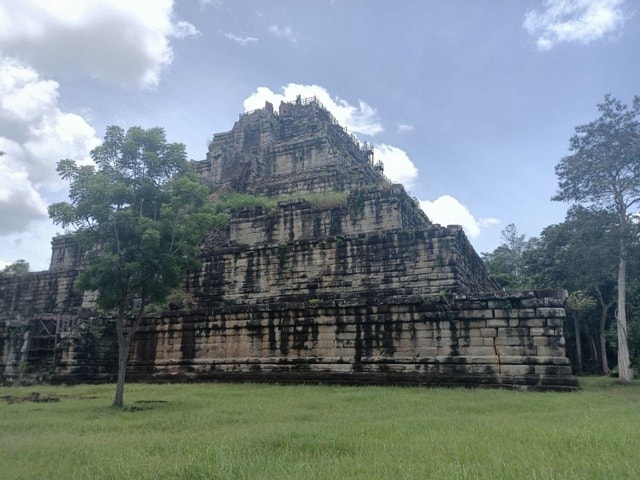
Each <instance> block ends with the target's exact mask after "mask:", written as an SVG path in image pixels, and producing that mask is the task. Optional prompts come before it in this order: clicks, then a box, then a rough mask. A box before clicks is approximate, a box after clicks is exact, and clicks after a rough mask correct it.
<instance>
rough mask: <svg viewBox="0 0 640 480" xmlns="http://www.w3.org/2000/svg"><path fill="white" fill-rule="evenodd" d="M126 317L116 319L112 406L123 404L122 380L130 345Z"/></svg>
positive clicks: (125, 371) (123, 379) (121, 405)
mask: <svg viewBox="0 0 640 480" xmlns="http://www.w3.org/2000/svg"><path fill="white" fill-rule="evenodd" d="M125 322H126V319H125V318H122V317H119V318H118V319H117V320H116V332H117V336H118V380H117V381H116V395H115V397H114V399H113V406H114V407H120V408H121V407H123V406H124V381H125V376H126V374H127V363H128V362H129V349H130V347H131V336H130V335H127V332H126V326H125Z"/></svg>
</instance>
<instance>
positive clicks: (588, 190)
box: [553, 95, 640, 383]
mask: <svg viewBox="0 0 640 480" xmlns="http://www.w3.org/2000/svg"><path fill="white" fill-rule="evenodd" d="M598 110H599V111H600V117H599V118H597V119H596V120H594V121H593V122H591V123H588V124H586V125H581V126H578V127H576V133H575V135H573V136H572V137H571V140H570V151H571V152H572V154H571V155H569V156H567V157H565V158H563V159H562V160H561V161H560V163H559V164H558V165H556V169H555V170H556V175H557V177H558V180H559V190H558V193H557V194H556V195H555V196H554V197H553V200H558V201H572V202H575V203H577V204H580V205H591V206H595V207H597V208H600V209H603V210H609V211H611V212H613V213H615V215H616V217H617V222H618V225H617V227H618V228H617V230H618V244H619V246H618V276H617V277H618V278H617V285H618V289H617V290H618V291H617V295H618V298H617V333H618V372H619V378H620V381H621V382H623V383H629V382H631V380H632V379H633V374H632V371H631V365H630V362H629V349H628V331H627V314H626V308H627V304H626V290H627V287H626V278H627V274H626V271H627V260H628V248H629V243H630V239H631V238H632V235H631V228H630V227H631V226H632V225H633V223H632V222H631V217H632V214H633V213H634V208H637V205H638V204H639V203H640V122H639V117H640V97H635V98H634V100H633V105H632V107H631V108H629V107H627V106H626V105H624V104H623V103H621V102H620V101H618V100H616V99H615V98H613V97H612V96H611V95H606V96H605V98H604V102H603V103H601V104H599V105H598Z"/></svg>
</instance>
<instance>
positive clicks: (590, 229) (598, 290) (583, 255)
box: [525, 206, 618, 373]
mask: <svg viewBox="0 0 640 480" xmlns="http://www.w3.org/2000/svg"><path fill="white" fill-rule="evenodd" d="M616 228H617V222H616V216H615V215H614V214H611V213H609V212H606V211H603V210H593V209H587V208H584V207H581V206H574V207H572V208H570V209H569V211H568V212H567V216H566V218H565V221H564V222H562V223H559V224H557V225H550V226H548V227H546V228H545V229H544V230H543V231H542V233H541V235H540V237H539V238H537V239H536V240H535V241H534V242H533V245H532V248H530V249H529V250H528V251H526V252H525V264H526V268H527V271H528V272H529V275H530V278H531V282H532V284H533V287H534V288H549V287H553V288H566V289H568V290H569V291H571V292H579V291H583V292H585V294H588V295H589V296H593V297H594V298H595V299H596V300H597V306H598V309H599V315H594V316H593V318H589V317H587V319H586V320H587V321H585V322H584V323H583V327H584V329H585V330H587V333H588V337H592V338H593V341H592V342H591V343H590V346H591V345H593V349H594V351H595V352H594V353H595V355H594V357H595V358H596V359H597V368H598V370H600V371H601V372H602V373H608V371H609V366H608V361H607V354H606V337H605V333H606V329H607V320H608V319H609V313H610V310H611V307H612V306H613V305H615V287H616V274H617V272H616V260H617V258H618V251H617V247H618V243H617V233H616ZM575 305H578V303H576V304H575ZM575 305H574V306H575ZM579 305H580V306H581V308H579V309H576V308H573V311H574V312H575V311H577V310H579V311H580V315H581V316H585V315H586V314H587V313H588V312H587V309H586V308H583V307H584V305H585V302H579ZM576 319H578V317H574V320H576ZM575 334H576V336H575V341H576V343H578V342H579V341H580V331H579V330H578V331H575ZM575 349H576V352H577V351H579V349H580V345H579V344H577V345H576V346H575ZM576 364H577V367H578V369H580V368H581V365H580V359H579V358H578V359H576Z"/></svg>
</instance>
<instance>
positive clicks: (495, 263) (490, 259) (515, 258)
mask: <svg viewBox="0 0 640 480" xmlns="http://www.w3.org/2000/svg"><path fill="white" fill-rule="evenodd" d="M501 235H502V243H501V244H500V245H499V246H498V247H497V248H496V249H495V250H494V251H493V252H491V253H483V254H482V259H483V260H484V262H485V263H486V265H487V268H488V269H489V273H490V274H491V276H492V277H493V278H494V279H495V280H496V281H497V282H498V284H499V285H500V286H501V287H502V288H504V289H505V290H523V289H526V288H529V287H530V282H529V278H528V276H527V272H526V269H525V263H524V254H525V252H526V251H527V249H528V248H530V246H531V241H530V240H527V239H526V236H525V235H524V234H522V233H520V232H518V229H517V228H516V226H515V225H514V224H513V223H510V224H509V225H507V226H506V227H505V228H504V229H503V230H502V232H501Z"/></svg>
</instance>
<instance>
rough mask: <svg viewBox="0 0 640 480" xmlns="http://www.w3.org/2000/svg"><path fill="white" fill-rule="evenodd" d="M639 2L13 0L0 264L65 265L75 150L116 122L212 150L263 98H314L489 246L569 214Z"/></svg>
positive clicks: (0, 14) (627, 85) (637, 30)
mask: <svg viewBox="0 0 640 480" xmlns="http://www.w3.org/2000/svg"><path fill="white" fill-rule="evenodd" d="M637 8H638V3H636V2H635V1H632V0H545V1H533V0H446V1H445V0H439V1H435V0H422V1H418V0H413V1H410V0H404V1H391V0H385V1H383V0H331V1H330V0H326V1H323V0H314V1H311V0H308V1H294V0H289V1H284V0H271V1H268V2H267V1H257V0H254V1H251V0H246V1H239V0H237V1H232V0H209V1H204V0H177V1H172V0H148V1H144V0H127V1H122V0H57V1H47V0H40V1H36V0H5V1H3V2H2V5H1V6H0V151H3V152H5V155H3V156H0V266H2V265H4V264H7V263H11V262H13V261H15V260H17V259H25V260H27V261H28V262H29V263H30V264H31V266H32V269H33V270H43V269H46V268H47V267H48V263H49V257H50V245H49V241H50V238H51V237H52V236H53V235H55V234H56V233H60V232H61V229H60V228H58V227H55V226H53V225H51V223H50V222H49V220H48V219H47V216H46V206H47V205H48V204H50V203H52V202H54V201H59V200H63V199H64V198H65V196H66V190H65V188H66V186H65V184H64V183H63V182H61V181H60V180H59V179H58V178H57V175H56V172H55V165H56V163H57V161H58V160H59V159H61V158H74V159H77V160H79V161H87V159H88V156H89V155H88V154H89V151H90V150H91V148H93V147H94V146H95V145H96V144H97V143H98V142H99V140H100V139H101V138H102V136H103V134H104V131H105V127H106V126H107V125H113V124H117V125H120V126H122V127H124V128H128V127H130V126H134V125H140V126H143V127H152V126H161V127H164V128H165V130H166V132H167V136H168V139H169V140H170V141H178V142H183V143H185V144H186V146H187V152H188V155H189V157H190V158H192V159H196V160H200V159H203V158H204V157H205V155H206V149H207V144H208V142H209V141H210V139H211V138H212V136H213V134H214V133H216V132H221V131H227V130H230V129H231V127H232V125H233V122H234V121H235V120H237V118H238V115H239V114H240V113H241V112H243V111H245V110H246V109H253V108H258V107H259V106H262V105H263V104H264V101H265V100H270V101H274V102H275V103H276V104H277V103H278V102H279V101H280V100H281V99H293V98H294V97H295V96H296V95H298V94H301V95H302V96H314V95H315V96H317V97H318V98H319V99H320V100H321V101H322V103H323V104H325V106H327V107H328V108H329V109H330V110H331V111H332V113H333V114H334V116H335V117H336V118H337V119H338V120H339V121H340V123H341V124H342V125H343V126H345V127H347V128H348V129H349V131H351V132H353V133H354V134H355V135H356V136H357V137H358V138H360V139H361V140H362V141H368V142H370V143H372V144H374V145H375V146H376V157H377V158H378V159H381V160H383V161H384V163H385V173H386V174H387V175H388V176H390V177H392V178H393V179H395V180H398V181H401V182H402V183H404V184H405V186H406V188H407V189H408V190H409V192H410V193H411V195H413V196H415V197H416V198H418V199H419V200H420V201H421V204H422V205H423V207H424V208H425V210H426V211H427V214H428V215H429V216H430V218H431V219H432V220H433V221H435V222H437V223H444V224H448V223H455V224H461V225H463V227H464V228H465V230H466V232H467V235H468V236H469V238H470V240H471V242H472V244H473V245H474V246H475V248H476V250H477V251H478V252H488V251H492V250H493V249H494V248H495V247H496V246H498V245H499V244H500V242H501V238H500V232H501V230H502V229H503V228H504V227H505V226H506V225H508V224H509V223H514V224H515V225H516V226H517V228H518V230H519V231H520V232H522V233H525V234H526V235H527V236H536V235H538V234H539V233H540V231H541V229H542V228H544V227H545V226H547V225H550V224H554V223H558V222H561V221H562V220H563V219H564V215H565V212H566V208H567V205H563V204H560V203H557V202H551V201H550V197H551V196H552V195H553V194H554V193H555V190H556V187H557V181H556V177H555V173H554V166H555V165H556V164H557V163H558V162H559V161H560V159H561V158H562V157H563V156H565V155H567V154H568V153H569V152H568V145H569V138H570V137H571V135H572V134H573V132H574V128H575V127H576V126H577V125H581V124H584V123H587V122H589V121H591V120H593V119H595V118H596V117H597V116H598V112H597V107H596V105H597V104H598V103H599V102H601V101H602V99H603V98H604V94H606V93H611V94H613V95H614V96H615V97H617V98H618V99H620V100H622V101H623V102H625V103H631V101H632V98H633V96H634V95H637V94H640V89H639V87H638V86H639V85H640V62H639V61H638V52H639V51H640V48H639V47H640V16H639V15H640V14H639V13H638V12H637Z"/></svg>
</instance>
